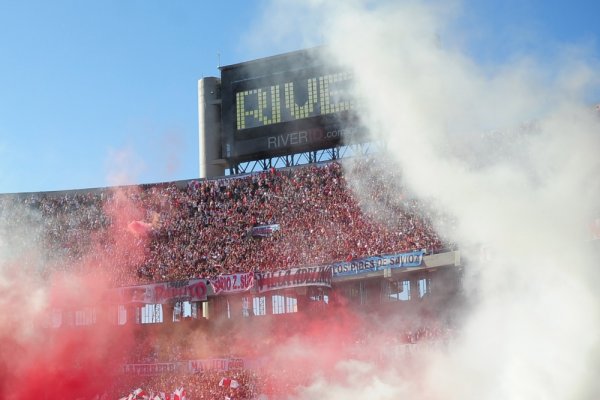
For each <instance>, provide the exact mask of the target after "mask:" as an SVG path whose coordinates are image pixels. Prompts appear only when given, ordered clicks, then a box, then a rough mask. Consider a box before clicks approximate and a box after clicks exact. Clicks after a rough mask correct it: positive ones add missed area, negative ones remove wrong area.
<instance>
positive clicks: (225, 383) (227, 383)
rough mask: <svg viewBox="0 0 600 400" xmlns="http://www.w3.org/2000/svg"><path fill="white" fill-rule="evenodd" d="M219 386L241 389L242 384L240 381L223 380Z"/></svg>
mask: <svg viewBox="0 0 600 400" xmlns="http://www.w3.org/2000/svg"><path fill="white" fill-rule="evenodd" d="M219 386H221V387H226V388H231V389H237V388H239V387H240V383H239V382H238V381H236V380H235V379H230V378H221V381H220V382H219Z"/></svg>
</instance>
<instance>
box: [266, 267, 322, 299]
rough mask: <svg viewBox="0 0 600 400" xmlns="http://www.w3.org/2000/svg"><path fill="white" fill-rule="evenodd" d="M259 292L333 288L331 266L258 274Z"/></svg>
mask: <svg viewBox="0 0 600 400" xmlns="http://www.w3.org/2000/svg"><path fill="white" fill-rule="evenodd" d="M256 285H257V287H258V291H259V292H261V293H262V292H267V291H269V290H276V289H287V288H294V287H300V286H327V287H331V266H330V265H325V266H319V267H306V268H291V269H285V270H279V271H269V272H257V273H256Z"/></svg>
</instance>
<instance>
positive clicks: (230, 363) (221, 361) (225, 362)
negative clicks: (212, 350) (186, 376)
mask: <svg viewBox="0 0 600 400" xmlns="http://www.w3.org/2000/svg"><path fill="white" fill-rule="evenodd" d="M187 364H188V372H189V373H196V372H203V371H208V370H216V371H232V370H238V369H242V368H244V365H245V363H244V359H243V358H211V359H205V360H190V361H188V362H187Z"/></svg>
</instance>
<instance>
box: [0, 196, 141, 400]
mask: <svg viewBox="0 0 600 400" xmlns="http://www.w3.org/2000/svg"><path fill="white" fill-rule="evenodd" d="M132 190H133V189H132ZM131 195H132V192H131V191H130V192H129V193H126V192H116V193H114V194H113V196H112V197H111V199H110V200H109V201H108V202H106V203H105V209H104V212H105V214H106V215H107V216H108V217H109V218H110V219H111V221H112V223H111V224H110V225H109V227H108V228H106V229H105V230H103V231H98V232H97V233H95V234H94V235H93V236H94V237H92V238H91V243H92V245H91V247H90V251H89V252H88V253H87V254H85V255H84V256H83V257H82V260H81V261H80V262H79V263H77V265H61V263H64V260H61V261H59V262H56V263H54V262H53V263H52V265H49V264H50V262H48V263H46V264H44V265H43V266H42V269H43V270H44V271H45V272H43V273H41V274H40V271H39V270H37V269H36V268H34V266H33V264H32V263H27V262H25V261H24V260H25V259H44V258H43V257H42V256H41V254H43V249H39V251H40V256H39V258H36V257H33V258H32V257H31V255H29V254H28V255H23V256H22V257H21V258H20V259H18V260H20V261H13V262H10V263H3V262H2V261H1V260H0V289H1V290H2V296H1V297H0V342H1V343H2V346H1V347H0V398H3V399H7V400H12V399H19V400H28V399H66V398H92V397H94V396H95V395H98V394H100V395H101V394H102V393H104V392H105V390H106V389H107V388H108V387H109V386H110V384H111V383H112V382H113V380H114V379H113V378H114V376H115V374H118V372H119V368H120V366H121V365H122V364H123V361H124V359H125V357H126V356H127V353H128V351H130V349H131V348H132V344H133V339H134V337H133V333H134V332H133V327H134V324H125V325H123V326H119V325H116V324H115V323H114V320H116V318H115V315H111V314H110V313H109V312H108V311H107V310H110V309H111V307H110V306H109V305H108V304H106V303H103V301H104V300H105V296H106V292H107V289H108V288H109V287H110V282H111V281H114V278H115V277H114V276H113V274H114V271H117V270H119V269H120V268H122V267H128V266H133V265H135V264H136V263H139V262H140V261H142V260H143V257H144V243H143V242H140V238H139V237H138V236H136V235H132V234H131V232H129V231H128V224H129V223H130V222H131V221H137V220H140V219H142V217H143V212H142V210H139V209H137V208H136V207H135V206H134V204H133V202H131V201H130V200H129V198H130V196H131ZM24 240H27V238H24ZM107 249H111V250H110V251H107ZM26 256H27V257H26ZM115 266H118V267H115ZM127 273H131V274H133V273H135V271H133V270H130V271H128V272H127ZM94 305H100V307H97V308H96V312H95V316H93V315H94V314H93V313H92V312H91V311H89V310H91V308H92V307H93V306H94ZM86 309H87V310H88V313H87V314H86V313H85V310H86ZM55 310H61V311H62V314H57V313H54V311H55ZM59 315H60V317H59ZM82 318H95V320H96V322H95V323H94V324H93V325H92V326H76V324H75V323H74V322H75V321H77V320H78V319H82ZM56 325H60V326H56Z"/></svg>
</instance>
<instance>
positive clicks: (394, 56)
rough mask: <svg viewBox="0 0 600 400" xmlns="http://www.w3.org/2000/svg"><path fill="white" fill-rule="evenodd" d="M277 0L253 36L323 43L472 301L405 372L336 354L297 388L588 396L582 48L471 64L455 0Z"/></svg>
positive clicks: (591, 267)
mask: <svg viewBox="0 0 600 400" xmlns="http://www.w3.org/2000/svg"><path fill="white" fill-rule="evenodd" d="M283 3H284V2H279V1H275V2H273V6H272V7H267V9H269V10H270V11H273V10H280V11H282V12H280V13H279V14H277V15H275V16H274V15H273V14H272V13H267V15H268V17H266V18H265V19H264V20H261V23H260V25H261V30H260V31H259V33H257V35H256V36H255V37H254V40H256V42H257V43H260V42H261V41H262V42H263V43H264V40H265V37H263V36H262V33H261V32H264V31H269V32H271V31H273V32H277V35H274V36H272V38H275V40H278V41H279V42H278V43H283V42H285V40H290V39H293V42H294V43H300V44H301V45H302V46H306V45H314V44H319V43H321V42H325V43H326V44H327V45H328V50H329V52H330V53H329V55H328V57H327V58H328V59H327V60H326V61H332V62H334V63H335V64H338V65H343V66H344V67H346V68H349V69H350V70H352V71H353V73H354V77H355V81H356V82H355V83H356V97H357V99H358V101H359V103H360V108H359V109H360V114H361V117H362V119H363V124H364V126H366V127H368V128H369V131H370V134H371V135H372V138H373V140H375V141H377V142H379V143H380V144H381V145H382V146H381V147H382V148H384V149H385V151H383V152H382V154H381V157H380V158H381V159H382V160H383V159H385V160H386V163H385V164H384V165H385V167H386V168H389V169H391V170H393V169H397V170H399V171H401V172H402V180H403V184H404V186H405V188H406V189H407V190H408V191H409V192H411V193H412V194H413V195H415V196H418V197H419V198H421V199H422V200H423V201H427V202H428V203H429V204H432V205H433V207H434V208H435V209H436V210H437V211H438V213H439V214H443V215H447V216H449V217H451V218H452V220H453V221H454V223H453V224H452V230H448V226H449V225H448V224H441V223H440V224H438V229H439V230H440V231H441V232H442V233H443V234H446V235H448V236H451V237H452V238H453V239H454V240H455V241H456V242H457V243H458V245H459V248H460V249H461V251H462V253H463V261H464V262H465V264H466V265H467V267H466V277H465V282H464V286H465V287H464V290H465V293H467V294H468V296H469V300H470V303H471V304H470V306H469V307H468V309H466V308H465V309H461V310H458V312H459V313H460V314H462V316H463V318H462V320H463V321H464V322H463V323H462V325H461V326H460V328H459V333H458V337H457V339H456V340H455V341H454V342H453V343H452V345H451V346H450V347H449V348H448V349H447V350H445V351H437V352H432V353H431V354H429V355H428V356H425V355H424V356H423V357H422V358H421V362H420V363H419V369H418V373H416V374H412V375H411V376H410V377H408V378H407V377H406V375H403V374H402V373H401V372H400V371H399V370H401V369H402V368H395V369H390V370H388V371H387V372H386V373H384V374H382V373H381V370H374V369H373V367H372V366H371V365H370V364H366V365H365V364H361V363H354V362H353V361H346V362H344V363H343V364H340V365H339V368H341V369H342V370H345V371H346V372H347V374H346V375H344V376H345V377H344V378H343V379H341V380H340V381H338V382H337V383H335V382H331V381H327V382H326V384H324V382H323V381H317V382H315V384H314V385H313V386H311V387H310V388H308V389H307V390H306V392H305V394H304V395H302V396H301V398H331V399H334V398H335V399H342V398H349V397H359V398H360V397H364V398H372V399H387V398H392V397H394V398H396V397H397V396H398V395H406V396H411V398H417V399H442V398H444V399H447V398H456V399H472V398H477V399H515V398H540V399H541V398H552V399H575V398H577V399H586V398H597V397H598V394H600V387H599V386H598V383H597V382H596V381H594V379H593V376H594V371H595V370H596V368H597V367H598V357H597V355H598V338H599V337H600V335H599V333H600V321H599V319H598V315H599V313H598V311H599V309H598V300H599V299H598V295H597V291H596V290H595V287H596V285H597V283H598V273H597V272H596V270H597V258H594V254H593V252H592V246H593V244H592V243H591V242H590V237H589V230H588V226H589V223H590V222H591V221H592V219H593V217H594V215H595V214H596V213H598V204H600V187H599V182H598V179H597V177H598V176H599V172H600V157H598V156H597V154H598V150H599V149H600V134H599V132H600V118H599V116H598V114H597V113H596V112H594V111H593V103H591V102H590V100H589V94H590V93H594V91H595V93H598V92H597V89H598V78H597V75H596V74H594V73H593V71H594V70H597V62H596V61H595V60H594V59H593V55H590V54H588V53H586V52H585V51H584V50H582V49H581V48H577V47H576V46H573V47H572V48H563V51H562V52H560V53H557V54H555V57H554V58H553V59H552V60H551V62H548V60H536V59H535V58H534V57H522V56H521V57H519V56H515V57H514V58H512V59H511V60H510V61H507V62H505V63H502V64H499V65H495V66H493V67H490V66H489V65H487V66H485V65H483V64H481V63H478V62H477V60H475V59H474V58H472V57H470V56H469V55H468V53H467V52H466V51H465V50H464V49H463V48H461V46H460V43H461V41H462V40H464V36H463V34H464V32H460V31H459V30H457V28H456V27H457V26H458V23H457V18H458V17H459V16H460V13H461V12H462V11H461V9H460V7H459V4H458V3H454V2H449V3H432V2H430V3H417V2H402V3H399V2H385V1H382V2H375V1H360V0H356V1H340V2H330V1H327V2H325V1H319V0H315V1H310V2H308V3H307V2H302V3H294V5H293V6H292V7H291V8H292V9H293V10H294V12H288V11H289V8H286V7H285V6H284V5H283ZM285 4H287V2H285ZM284 9H285V10H284ZM299 15H301V16H302V23H300V22H301V21H299V20H296V18H299V17H298V16H299ZM290 27H293V29H294V31H291V29H290ZM303 27H308V28H309V29H308V30H304V29H302V28H303ZM298 37H301V39H298ZM590 60H592V61H590ZM434 222H435V221H434ZM438 222H440V221H438ZM481 249H484V253H483V254H484V256H483V257H482V256H481V254H482V253H481Z"/></svg>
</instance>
